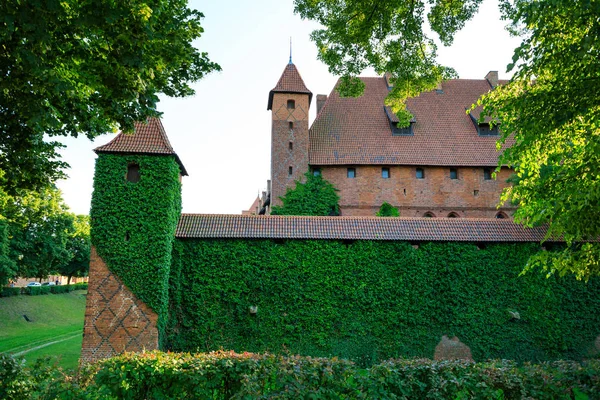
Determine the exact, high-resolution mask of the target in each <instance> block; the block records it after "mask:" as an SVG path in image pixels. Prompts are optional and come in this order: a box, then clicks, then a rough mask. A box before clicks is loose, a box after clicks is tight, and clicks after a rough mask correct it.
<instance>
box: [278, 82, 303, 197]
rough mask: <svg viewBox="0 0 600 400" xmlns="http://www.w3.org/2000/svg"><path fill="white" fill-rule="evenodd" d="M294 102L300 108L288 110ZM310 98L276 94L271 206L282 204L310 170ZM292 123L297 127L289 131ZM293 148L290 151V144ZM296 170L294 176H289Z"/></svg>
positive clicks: (298, 95) (300, 95) (301, 95)
mask: <svg viewBox="0 0 600 400" xmlns="http://www.w3.org/2000/svg"><path fill="white" fill-rule="evenodd" d="M288 100H294V101H295V102H296V108H295V109H293V110H290V109H288V108H287V101H288ZM308 109H309V108H308V95H307V94H286V93H275V94H274V95H273V107H272V110H273V111H272V120H273V121H272V128H271V182H272V183H271V185H272V186H271V205H281V201H280V200H279V198H280V197H281V196H283V195H284V194H285V192H286V188H287V187H288V186H289V187H294V181H296V180H298V181H302V180H303V179H304V176H303V175H304V174H305V173H306V171H307V169H308ZM289 122H292V123H293V124H294V128H293V129H291V130H290V129H289ZM290 142H291V143H292V145H293V149H292V150H290V148H289V143H290ZM289 167H292V175H289Z"/></svg>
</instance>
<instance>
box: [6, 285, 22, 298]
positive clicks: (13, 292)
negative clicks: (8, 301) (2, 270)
mask: <svg viewBox="0 0 600 400" xmlns="http://www.w3.org/2000/svg"><path fill="white" fill-rule="evenodd" d="M20 294H21V288H20V287H3V288H2V297H11V296H18V295H20Z"/></svg>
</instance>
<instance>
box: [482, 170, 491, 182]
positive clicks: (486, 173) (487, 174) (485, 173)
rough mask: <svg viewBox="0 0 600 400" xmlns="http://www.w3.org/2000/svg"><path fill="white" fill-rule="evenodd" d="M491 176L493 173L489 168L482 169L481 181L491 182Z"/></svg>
mask: <svg viewBox="0 0 600 400" xmlns="http://www.w3.org/2000/svg"><path fill="white" fill-rule="evenodd" d="M492 175H493V172H492V169H491V168H489V167H486V168H484V169H483V180H484V181H491V180H493V179H492Z"/></svg>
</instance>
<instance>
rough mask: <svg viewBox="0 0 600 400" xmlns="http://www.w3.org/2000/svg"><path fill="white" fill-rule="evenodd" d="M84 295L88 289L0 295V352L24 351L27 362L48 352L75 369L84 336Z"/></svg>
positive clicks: (64, 366)
mask: <svg viewBox="0 0 600 400" xmlns="http://www.w3.org/2000/svg"><path fill="white" fill-rule="evenodd" d="M85 295H86V291H82V290H78V291H74V292H71V293H64V294H48V295H42V296H15V297H6V298H0V352H1V353H11V354H19V353H22V357H24V358H25V359H26V360H28V361H32V360H35V359H36V358H38V357H41V356H46V355H48V356H51V357H53V358H56V360H57V362H58V365H60V366H61V367H63V368H65V369H74V368H76V367H77V363H78V360H79V354H80V353H81V340H82V338H83V317H84V313H85ZM23 315H27V317H28V318H29V319H30V322H27V321H26V320H25V318H24V317H23ZM52 342H56V343H52ZM37 347H39V348H37ZM34 348H37V349H35V350H33V349H34Z"/></svg>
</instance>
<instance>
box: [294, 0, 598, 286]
mask: <svg viewBox="0 0 600 400" xmlns="http://www.w3.org/2000/svg"><path fill="white" fill-rule="evenodd" d="M480 3H481V0H456V1H452V2H448V1H443V0H434V1H432V2H428V4H431V6H426V4H425V1H424V0H415V1H412V2H406V1H404V0H389V1H378V0H356V1H351V2H348V1H343V0H327V1H325V0H295V10H296V12H297V13H299V14H300V15H301V16H302V17H303V18H308V19H312V20H315V21H317V22H319V23H321V24H322V25H323V26H324V29H320V30H316V31H314V32H313V34H312V39H313V40H314V41H315V43H316V44H317V46H318V48H319V58H320V59H321V60H322V61H323V62H325V63H326V64H327V65H328V66H329V70H330V71H331V72H332V73H334V74H338V75H341V76H342V78H341V79H342V82H341V84H340V86H339V90H340V92H341V94H342V95H352V96H357V95H360V94H361V93H362V88H361V85H360V82H359V81H358V80H357V79H356V76H357V75H358V74H359V73H360V72H361V71H363V70H364V69H365V68H367V67H373V68H375V70H376V71H377V72H378V73H383V72H389V73H391V77H392V81H393V83H394V85H395V86H394V89H393V90H392V91H391V92H390V95H389V96H388V98H387V99H386V103H388V105H391V106H392V109H393V110H394V112H396V113H397V114H398V117H399V119H400V120H401V122H403V123H404V124H406V125H408V122H409V119H410V114H409V113H408V111H407V110H406V109H405V100H406V99H407V98H408V97H411V96H415V95H417V94H419V93H420V92H422V91H426V90H431V89H433V88H434V87H435V85H436V84H437V83H438V82H439V81H440V80H442V79H444V78H447V77H449V76H452V75H453V71H452V70H451V69H449V68H447V67H445V66H442V65H439V64H438V63H437V62H436V46H435V43H434V42H433V40H432V39H431V38H430V37H428V36H427V34H426V33H425V32H426V29H425V28H426V24H427V23H428V24H429V27H430V28H431V30H432V31H433V32H435V33H437V35H438V36H439V39H440V41H441V43H442V44H444V45H448V44H451V43H452V39H453V36H454V34H455V33H456V32H457V31H458V30H459V29H461V28H462V27H463V26H464V24H465V23H467V22H468V20H469V19H471V18H472V16H473V15H474V14H475V12H476V11H477V9H478V6H479V4H480ZM500 9H501V11H502V16H503V19H505V20H507V21H508V24H509V25H508V29H509V31H510V32H511V33H512V34H513V35H516V36H519V37H521V38H522V42H521V45H520V46H519V47H517V48H516V49H515V52H514V56H513V62H512V63H511V64H510V65H508V67H507V69H508V71H513V72H514V75H513V78H512V79H511V81H510V82H509V83H508V84H506V85H502V86H500V87H498V88H496V89H495V90H494V91H491V92H490V93H489V94H488V95H486V96H484V97H483V98H482V99H481V100H480V102H479V103H480V104H482V105H483V110H484V111H483V113H482V114H481V117H484V116H485V115H488V116H491V117H492V120H493V121H495V123H497V124H499V125H500V128H501V131H502V134H501V140H500V142H506V141H507V140H510V141H511V142H513V141H514V144H512V146H511V147H510V148H509V149H508V150H506V151H505V152H504V153H503V154H502V155H501V157H500V159H499V165H509V166H511V167H513V168H514V170H515V178H514V179H513V186H512V187H510V188H508V189H507V190H506V191H505V193H504V194H503V199H502V200H511V201H513V202H515V203H516V204H517V205H518V209H517V211H516V213H515V220H516V221H517V222H520V223H523V224H524V225H526V226H534V225H540V224H547V226H548V227H549V229H548V235H549V237H550V236H553V237H557V236H562V237H564V239H565V240H566V242H567V248H566V249H564V250H563V251H559V252H544V253H540V255H538V256H536V257H534V258H532V259H531V260H530V263H529V264H528V267H527V269H531V268H534V267H536V266H541V267H542V268H544V269H545V270H547V272H548V273H549V274H552V273H555V272H558V273H560V274H561V275H562V274H565V273H568V272H571V273H574V274H575V275H576V276H577V277H578V278H580V279H587V278H589V277H590V276H591V275H599V274H600V244H598V243H597V242H593V240H596V239H597V238H598V237H600V218H599V217H600V96H598V93H599V92H600V90H599V89H600V61H599V60H600V18H599V17H598V16H599V15H600V1H599V0H589V1H585V2H569V1H565V0H539V1H530V0H500ZM426 18H427V22H426V20H425V19H426ZM499 146H500V145H499ZM499 148H500V147H499ZM590 240H591V241H590Z"/></svg>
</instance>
